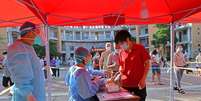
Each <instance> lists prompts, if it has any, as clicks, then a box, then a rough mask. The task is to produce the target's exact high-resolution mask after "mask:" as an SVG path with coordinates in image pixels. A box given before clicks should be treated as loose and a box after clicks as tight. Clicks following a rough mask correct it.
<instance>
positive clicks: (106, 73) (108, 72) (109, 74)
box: [104, 70, 113, 77]
mask: <svg viewBox="0 0 201 101" xmlns="http://www.w3.org/2000/svg"><path fill="white" fill-rule="evenodd" d="M104 74H105V75H106V77H111V76H112V74H113V72H112V71H111V70H105V71H104Z"/></svg>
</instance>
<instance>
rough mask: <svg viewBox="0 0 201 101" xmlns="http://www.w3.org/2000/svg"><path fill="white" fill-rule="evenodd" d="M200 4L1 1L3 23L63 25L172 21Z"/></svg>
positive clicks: (188, 0) (183, 0) (181, 0)
mask: <svg viewBox="0 0 201 101" xmlns="http://www.w3.org/2000/svg"><path fill="white" fill-rule="evenodd" d="M19 2H20V3H19ZM22 4H24V5H26V7H25V6H23V5H22ZM200 4H201V0H87V1H86V0H18V1H16V0H1V3H0V7H1V10H0V26H18V25H20V24H21V23H23V22H24V21H33V22H35V23H37V24H42V23H45V24H48V25H60V26H63V25H70V26H74V25H75V26H77V25H78V26H79V25H119V24H154V23H171V22H175V21H178V20H179V19H181V18H183V17H187V16H189V15H191V14H194V13H196V12H198V11H199V10H200V9H201V5H200ZM27 7H28V8H29V9H27ZM38 18H39V19H40V20H39V19H38Z"/></svg>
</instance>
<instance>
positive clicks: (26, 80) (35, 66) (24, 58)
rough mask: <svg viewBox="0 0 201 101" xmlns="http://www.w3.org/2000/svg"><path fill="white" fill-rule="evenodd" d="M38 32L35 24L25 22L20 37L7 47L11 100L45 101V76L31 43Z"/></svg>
mask: <svg viewBox="0 0 201 101" xmlns="http://www.w3.org/2000/svg"><path fill="white" fill-rule="evenodd" d="M37 34H39V30H38V29H37V28H36V25H35V24H33V23H31V22H25V23H24V24H23V25H22V26H21V27H20V36H21V38H20V39H18V40H16V41H15V42H14V43H13V44H12V45H11V46H9V47H8V57H7V58H8V70H9V72H10V73H11V79H12V80H13V82H14V87H13V96H12V101H29V100H28V99H32V101H45V100H46V98H45V77H44V72H43V70H42V65H41V63H40V59H39V58H38V57H37V55H36V53H35V51H34V49H33V47H32V45H33V43H34V39H35V37H36V36H37Z"/></svg>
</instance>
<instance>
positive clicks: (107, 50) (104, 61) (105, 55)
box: [99, 43, 112, 70]
mask: <svg viewBox="0 0 201 101" xmlns="http://www.w3.org/2000/svg"><path fill="white" fill-rule="evenodd" d="M111 53H112V44H111V43H106V44H105V51H104V52H102V54H101V57H100V60H99V66H100V69H103V70H106V69H107V61H108V59H109V57H108V56H109V54H111Z"/></svg>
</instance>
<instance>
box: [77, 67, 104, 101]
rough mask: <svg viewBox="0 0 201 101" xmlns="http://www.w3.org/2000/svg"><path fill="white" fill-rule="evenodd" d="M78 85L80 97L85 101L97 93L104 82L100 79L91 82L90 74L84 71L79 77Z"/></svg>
mask: <svg viewBox="0 0 201 101" xmlns="http://www.w3.org/2000/svg"><path fill="white" fill-rule="evenodd" d="M77 84H78V85H77V88H78V89H77V90H78V93H79V95H80V96H81V97H82V98H83V99H87V98H90V97H92V96H94V95H95V94H96V93H97V91H98V90H99V87H100V86H101V85H103V84H104V81H101V80H98V79H96V80H94V81H91V77H90V74H89V73H88V72H85V71H84V72H82V73H80V75H79V76H78V77H77Z"/></svg>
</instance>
